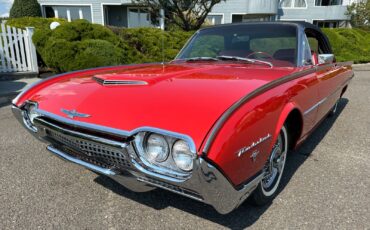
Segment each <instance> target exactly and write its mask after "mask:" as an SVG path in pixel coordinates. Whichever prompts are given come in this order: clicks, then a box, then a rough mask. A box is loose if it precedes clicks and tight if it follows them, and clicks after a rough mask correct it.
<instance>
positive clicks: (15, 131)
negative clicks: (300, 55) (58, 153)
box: [0, 71, 370, 229]
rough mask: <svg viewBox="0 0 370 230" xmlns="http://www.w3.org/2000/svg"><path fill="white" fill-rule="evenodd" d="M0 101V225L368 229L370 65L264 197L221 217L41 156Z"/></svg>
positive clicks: (39, 147)
mask: <svg viewBox="0 0 370 230" xmlns="http://www.w3.org/2000/svg"><path fill="white" fill-rule="evenodd" d="M45 147H46V146H45V145H44V144H42V143H40V142H39V141H37V140H35V139H34V138H33V137H32V136H31V135H30V134H29V133H28V132H27V131H26V130H25V129H23V128H22V127H21V125H20V124H18V122H17V121H16V120H15V118H14V117H13V115H12V113H11V111H10V106H3V107H0V229H38V228H40V229H223V228H229V229H230V228H231V229H244V228H248V227H250V228H252V229H281V228H283V229H286V228H289V229H297V228H300V229H301V228H303V229H369V228H370V191H369V189H370V176H369V175H370V71H358V72H356V77H355V78H354V79H353V81H352V83H351V85H350V86H349V88H348V91H347V93H346V94H345V95H344V98H343V99H342V100H341V101H340V104H339V108H338V114H337V115H336V116H335V117H332V118H328V119H326V120H325V121H324V122H323V123H322V124H321V125H320V126H319V127H318V129H317V130H316V131H315V132H314V133H313V134H312V135H311V136H310V138H309V139H308V140H307V141H306V142H305V144H304V145H302V146H301V147H300V148H299V149H298V150H297V151H296V152H293V153H291V154H290V155H289V158H288V160H287V168H286V171H285V174H284V176H283V181H282V183H283V186H282V189H281V191H280V193H279V195H278V196H277V197H276V199H275V200H274V202H273V203H271V204H269V205H266V206H264V207H254V206H251V205H249V204H248V203H245V204H243V205H242V206H241V207H240V208H238V209H237V210H235V211H234V212H232V213H230V214H228V215H220V214H218V213H217V212H216V211H215V210H214V209H213V208H212V207H210V206H208V205H206V204H202V203H200V202H197V201H193V200H191V199H188V198H185V197H182V196H179V195H175V194H172V193H170V192H167V191H163V190H159V189H157V190H155V191H152V192H148V193H134V192H130V191H129V190H127V189H125V188H124V187H122V186H120V185H118V184H117V183H115V182H114V181H112V180H110V179H108V178H106V177H103V176H99V175H97V174H95V173H93V172H90V171H88V170H86V169H84V168H82V167H79V166H77V165H74V164H71V163H67V162H65V161H62V160H60V159H58V158H56V157H53V156H51V155H50V154H49V153H48V152H47V151H46V150H45Z"/></svg>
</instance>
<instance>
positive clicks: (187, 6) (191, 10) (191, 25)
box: [133, 0, 226, 31]
mask: <svg viewBox="0 0 370 230" xmlns="http://www.w3.org/2000/svg"><path fill="white" fill-rule="evenodd" d="M221 1H226V0H133V2H134V3H137V4H139V5H143V6H146V7H149V11H150V14H151V16H152V21H154V22H158V18H159V16H160V15H159V11H160V9H164V10H165V19H166V21H167V23H171V24H175V25H177V26H179V27H181V28H182V29H183V30H185V31H190V30H197V29H199V28H200V27H201V26H202V25H203V23H204V21H205V20H206V18H207V15H208V13H209V12H211V10H212V8H213V6H214V5H216V4H218V3H220V2H221Z"/></svg>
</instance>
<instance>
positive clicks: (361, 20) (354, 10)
mask: <svg viewBox="0 0 370 230" xmlns="http://www.w3.org/2000/svg"><path fill="white" fill-rule="evenodd" d="M346 15H348V16H350V17H351V24H352V25H353V26H354V27H361V26H366V25H369V24H370V0H367V1H361V2H359V3H352V4H351V5H349V6H348V7H347V12H346Z"/></svg>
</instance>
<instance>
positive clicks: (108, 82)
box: [92, 76, 148, 86]
mask: <svg viewBox="0 0 370 230" xmlns="http://www.w3.org/2000/svg"><path fill="white" fill-rule="evenodd" d="M92 79H93V80H94V81H96V82H97V83H99V84H101V85H104V86H109V85H113V86H119V85H148V82H146V81H139V80H128V79H127V80H126V79H105V78H103V77H100V76H94V77H92Z"/></svg>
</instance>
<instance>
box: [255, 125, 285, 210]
mask: <svg viewBox="0 0 370 230" xmlns="http://www.w3.org/2000/svg"><path fill="white" fill-rule="evenodd" d="M287 153H288V133H287V129H286V127H285V125H284V126H283V127H282V129H281V130H280V133H279V136H278V139H277V141H276V143H275V145H274V147H273V149H272V152H271V155H270V157H269V159H268V161H267V163H266V166H265V176H264V178H263V179H262V181H261V182H260V183H259V185H258V187H257V188H256V190H255V191H254V192H253V194H252V197H251V198H252V202H253V203H254V204H256V205H264V204H266V203H269V202H271V201H272V200H273V199H274V197H275V196H276V194H277V190H278V188H279V185H280V180H281V177H282V175H283V172H284V168H285V162H286V158H287Z"/></svg>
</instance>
